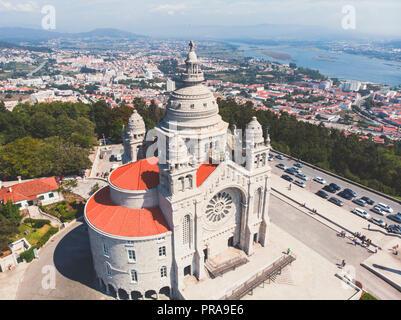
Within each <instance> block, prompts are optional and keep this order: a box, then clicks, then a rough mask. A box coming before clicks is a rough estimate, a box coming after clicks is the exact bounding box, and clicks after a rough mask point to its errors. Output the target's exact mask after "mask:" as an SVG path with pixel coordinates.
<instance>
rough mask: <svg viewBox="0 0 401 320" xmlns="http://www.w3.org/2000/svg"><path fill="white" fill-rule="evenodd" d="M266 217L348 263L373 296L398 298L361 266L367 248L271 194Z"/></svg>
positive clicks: (400, 296)
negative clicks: (352, 241)
mask: <svg viewBox="0 0 401 320" xmlns="http://www.w3.org/2000/svg"><path fill="white" fill-rule="evenodd" d="M269 216H270V219H271V222H272V223H274V224H275V225H277V226H278V227H280V228H281V229H283V230H285V231H286V232H288V233H289V234H290V235H292V236H293V237H294V238H296V239H298V240H299V241H301V242H303V243H304V244H305V245H307V246H308V247H309V248H311V249H313V250H314V251H316V252H317V253H319V254H320V255H321V256H323V257H324V258H326V259H327V260H328V261H330V262H332V263H333V264H340V263H341V261H342V260H343V259H344V260H345V262H346V264H347V265H348V266H353V267H354V268H355V279H356V280H358V281H360V282H361V283H362V286H363V288H365V289H366V290H367V291H368V292H370V293H372V294H373V295H374V296H375V297H377V298H379V299H383V300H394V299H398V300H399V299H401V293H400V292H399V291H397V290H396V289H395V288H393V287H392V286H390V285H389V284H387V283H386V282H384V281H383V280H381V279H380V278H378V277H376V276H375V275H373V274H372V273H371V272H370V271H368V270H366V269H365V268H363V267H362V266H360V263H361V262H363V261H364V260H366V259H367V258H368V257H369V256H370V255H371V253H369V252H368V251H367V250H366V249H364V248H362V247H361V246H354V245H353V244H352V243H351V241H350V240H348V239H346V238H340V237H338V236H337V233H336V232H335V231H334V230H332V229H331V228H329V227H327V226H326V225H324V224H323V223H321V222H319V221H317V220H315V219H314V218H312V217H311V216H308V215H307V214H305V213H303V212H302V211H300V210H298V209H296V208H294V207H293V206H291V205H290V204H288V203H286V202H284V201H282V200H281V199H279V198H277V197H275V196H274V193H273V194H272V196H271V197H270V204H269ZM340 271H341V270H340V269H339V272H340Z"/></svg>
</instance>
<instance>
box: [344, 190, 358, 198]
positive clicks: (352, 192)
mask: <svg viewBox="0 0 401 320" xmlns="http://www.w3.org/2000/svg"><path fill="white" fill-rule="evenodd" d="M344 192H346V193H348V194H350V195H351V196H352V198H355V197H356V192H355V191H354V190H351V189H349V188H345V189H344Z"/></svg>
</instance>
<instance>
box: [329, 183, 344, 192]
mask: <svg viewBox="0 0 401 320" xmlns="http://www.w3.org/2000/svg"><path fill="white" fill-rule="evenodd" d="M329 186H332V187H333V188H334V189H336V191H340V190H341V187H340V186H339V185H338V184H337V183H334V182H332V183H330V184H329Z"/></svg>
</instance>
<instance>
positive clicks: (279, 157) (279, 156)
mask: <svg viewBox="0 0 401 320" xmlns="http://www.w3.org/2000/svg"><path fill="white" fill-rule="evenodd" d="M276 158H277V159H279V160H283V159H284V157H283V156H282V155H281V154H278V155H276Z"/></svg>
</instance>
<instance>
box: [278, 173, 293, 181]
mask: <svg viewBox="0 0 401 320" xmlns="http://www.w3.org/2000/svg"><path fill="white" fill-rule="evenodd" d="M281 178H283V179H284V180H287V181H289V182H293V181H294V179H293V178H291V177H290V176H289V175H288V174H283V175H282V176H281Z"/></svg>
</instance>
